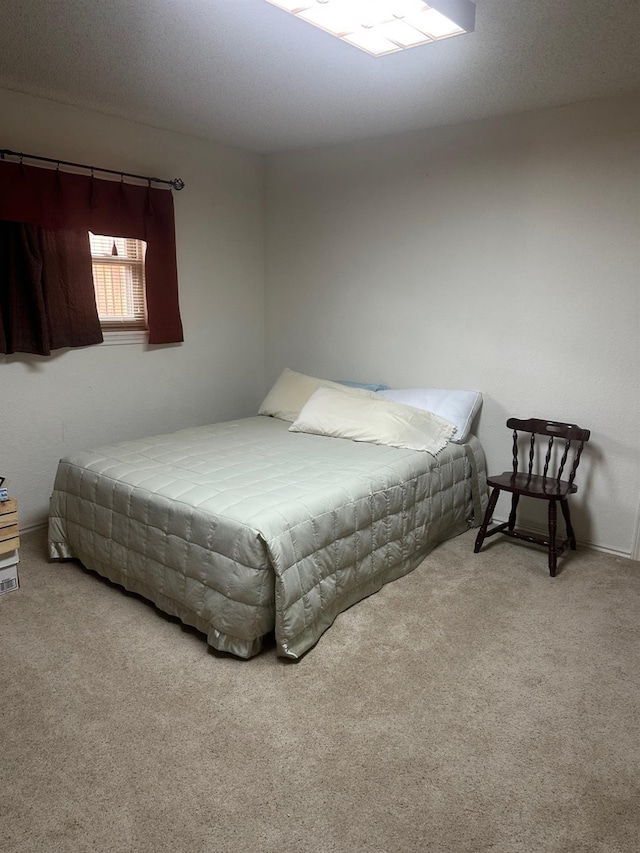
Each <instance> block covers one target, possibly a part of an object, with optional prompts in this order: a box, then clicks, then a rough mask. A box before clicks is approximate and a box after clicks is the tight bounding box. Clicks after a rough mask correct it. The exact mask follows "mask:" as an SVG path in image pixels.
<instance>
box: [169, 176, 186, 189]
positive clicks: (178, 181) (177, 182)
mask: <svg viewBox="0 0 640 853" xmlns="http://www.w3.org/2000/svg"><path fill="white" fill-rule="evenodd" d="M169 183H170V184H171V186H172V187H173V188H174V190H183V189H184V181H183V180H182V178H174V179H173V180H172V181H169Z"/></svg>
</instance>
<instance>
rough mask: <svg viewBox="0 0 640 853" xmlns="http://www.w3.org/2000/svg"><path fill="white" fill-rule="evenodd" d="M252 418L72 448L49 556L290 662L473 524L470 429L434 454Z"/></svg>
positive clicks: (481, 479) (215, 634) (478, 470)
mask: <svg viewBox="0 0 640 853" xmlns="http://www.w3.org/2000/svg"><path fill="white" fill-rule="evenodd" d="M288 427H289V424H288V423H287V422H284V421H281V420H278V419H275V418H270V417H265V416H258V417H254V418H246V419H242V420H236V421H229V422H226V423H220V424H213V425H208V426H202V427H197V428H192V429H185V430H180V431H179V432H176V433H172V434H170V435H161V436H155V437H153V438H148V439H140V440H136V441H129V442H123V443H120V444H115V445H111V446H107V447H101V448H99V449H96V450H90V451H84V452H79V453H75V454H73V455H71V456H68V457H66V458H64V459H62V460H61V461H60V463H59V466H58V471H57V474H56V479H55V485H54V490H53V494H52V498H51V504H50V515H49V541H48V547H49V556H50V558H51V559H78V560H80V561H81V562H82V563H83V565H84V566H86V567H87V568H89V569H92V570H94V571H95V572H98V573H99V574H100V575H103V576H105V577H107V578H109V579H110V580H111V581H114V582H115V583H117V584H120V585H122V586H123V587H125V589H127V590H129V591H131V592H136V593H139V594H140V595H142V596H144V597H145V598H147V599H149V600H150V601H152V602H153V603H154V604H156V605H157V607H159V608H160V609H161V610H163V611H164V612H166V613H169V614H171V615H173V616H177V617H178V618H179V619H181V620H182V621H183V622H184V623H185V624H188V625H191V626H193V627H195V628H197V629H198V630H200V631H202V632H203V633H205V634H206V636H207V641H208V643H209V644H210V645H211V646H213V647H214V648H215V649H218V650H219V651H223V652H230V653H231V654H234V655H237V656H238V657H242V658H249V657H252V656H253V655H255V654H257V653H258V652H259V651H260V650H261V648H262V645H263V641H264V638H265V637H266V636H267V635H269V634H270V633H271V632H274V634H275V642H276V648H277V653H278V654H279V655H281V656H284V657H289V658H299V657H300V656H301V655H302V654H304V653H305V652H306V651H307V650H308V649H310V648H311V647H312V646H313V645H314V644H315V643H316V642H317V641H318V639H319V638H320V636H321V635H322V633H323V632H324V631H325V630H326V629H327V628H328V627H329V626H330V625H331V623H332V622H333V621H334V620H335V618H336V616H337V615H338V614H339V613H340V612H341V611H343V610H344V609H346V608H347V607H350V606H351V605H353V604H354V603H355V602H357V601H359V600H360V599H362V598H364V597H365V596H368V595H370V594H372V593H374V592H376V591H377V590H379V589H380V588H381V587H382V586H383V584H385V583H387V582H389V581H391V580H394V579H396V578H398V577H400V576H401V575H404V574H406V573H407V572H409V571H411V570H412V569H414V568H415V567H416V566H417V565H418V564H419V563H420V562H421V561H422V560H423V559H424V557H425V556H426V555H427V554H428V553H429V551H430V550H431V549H432V548H433V547H434V546H435V545H436V544H437V543H438V542H440V541H442V540H444V539H447V538H449V537H451V536H454V535H456V534H459V533H461V532H463V531H465V530H467V529H468V528H469V526H472V525H478V524H479V523H480V521H481V519H482V515H483V511H484V506H485V505H486V469H485V462H484V453H483V451H482V447H481V446H480V443H479V442H478V440H477V438H475V437H474V436H471V437H470V440H469V441H468V442H467V443H466V444H463V445H458V444H453V443H450V444H449V445H447V447H446V448H445V449H444V450H443V451H441V452H440V453H438V455H437V456H432V455H431V454H428V453H424V452H416V451H411V450H399V449H396V448H391V447H386V446H379V445H375V444H368V443H364V442H353V441H348V440H344V439H337V438H326V437H323V436H316V435H307V434H303V433H291V432H289V431H288Z"/></svg>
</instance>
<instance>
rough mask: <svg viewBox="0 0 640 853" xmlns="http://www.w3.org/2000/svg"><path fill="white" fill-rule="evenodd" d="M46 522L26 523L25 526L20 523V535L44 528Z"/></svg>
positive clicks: (45, 527)
mask: <svg viewBox="0 0 640 853" xmlns="http://www.w3.org/2000/svg"><path fill="white" fill-rule="evenodd" d="M47 524H48V522H46V521H39V522H38V523H37V524H28V525H26V526H25V527H23V526H22V524H21V525H20V536H24V535H25V534H27V533H36V531H38V530H46V529H47Z"/></svg>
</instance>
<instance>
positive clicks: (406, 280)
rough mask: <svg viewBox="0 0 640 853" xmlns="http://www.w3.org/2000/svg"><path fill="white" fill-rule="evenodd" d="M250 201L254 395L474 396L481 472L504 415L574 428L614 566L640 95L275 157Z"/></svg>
mask: <svg viewBox="0 0 640 853" xmlns="http://www.w3.org/2000/svg"><path fill="white" fill-rule="evenodd" d="M266 191H267V195H266V203H267V217H266V222H267V231H266V235H267V255H266V259H267V260H266V275H267V297H266V298H267V306H266V308H267V312H266V330H267V381H268V384H270V383H271V382H272V381H273V380H274V379H275V378H276V376H277V375H278V373H279V371H280V370H281V369H282V368H283V367H284V366H289V367H291V368H293V369H296V370H299V371H302V372H305V373H310V374H314V375H320V376H325V377H333V378H338V377H342V378H351V379H360V380H370V381H383V382H387V383H388V384H390V385H392V386H395V387H419V386H421V387H424V386H430V387H444V388H476V389H479V390H481V391H482V392H483V395H484V406H483V411H482V416H481V419H480V424H479V429H478V434H479V436H480V438H481V440H482V442H483V444H484V446H485V450H486V453H487V457H488V462H489V468H490V470H491V471H492V472H496V473H497V472H498V471H501V470H503V469H504V468H508V467H509V463H510V436H509V433H508V431H507V430H506V428H505V420H506V418H507V417H508V416H510V415H517V416H522V417H528V416H539V417H547V418H553V419H558V420H568V421H574V422H577V423H579V424H580V425H582V426H585V427H588V428H590V429H591V430H592V440H591V443H590V445H589V447H588V454H586V456H585V457H583V458H584V459H585V461H584V462H583V463H582V466H581V470H580V471H579V480H578V482H579V485H580V492H579V494H578V495H577V496H576V498H575V500H574V502H573V504H572V506H573V507H574V517H575V522H576V525H575V526H576V531H577V534H578V538H580V539H582V540H584V541H587V542H590V543H592V544H595V545H598V546H600V547H604V548H609V549H612V550H614V551H619V552H621V553H624V554H629V552H630V551H631V547H632V541H633V537H634V530H635V524H636V514H637V508H638V495H639V493H640V462H639V448H640V439H639V437H638V424H639V423H640V417H639V415H640V395H639V393H638V387H639V379H640V349H639V340H640V97H637V96H636V97H626V98H617V99H608V100H606V101H600V102H593V103H589V104H582V105H576V106H571V107H565V108H559V109H553V110H546V111H540V112H533V113H527V114H523V115H520V116H516V117H510V118H504V119H499V120H491V121H484V122H477V123H470V124H464V125H457V126H452V127H446V128H440V129H437V130H434V131H429V132H421V133H414V134H410V135H402V136H398V137H394V138H388V139H384V140H378V141H370V142H367V143H358V144H350V145H344V146H336V147H331V148H324V149H320V150H313V151H306V152H297V153H288V154H280V155H273V156H270V157H269V158H267V178H266ZM505 512H506V509H505V506H504V505H503V504H502V503H501V504H500V505H499V513H498V514H501V515H502V516H503V517H504V514H505ZM530 520H533V521H536V520H540V518H539V516H535V515H534V516H532V517H531V519H530Z"/></svg>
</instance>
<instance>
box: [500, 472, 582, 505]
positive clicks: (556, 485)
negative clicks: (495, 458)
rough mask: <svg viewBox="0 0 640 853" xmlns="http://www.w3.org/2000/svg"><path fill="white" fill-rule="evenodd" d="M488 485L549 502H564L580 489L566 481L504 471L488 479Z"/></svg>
mask: <svg viewBox="0 0 640 853" xmlns="http://www.w3.org/2000/svg"><path fill="white" fill-rule="evenodd" d="M487 482H488V484H489V485H490V486H491V487H492V488H494V489H496V488H497V489H504V490H505V491H507V492H517V493H518V494H520V495H526V496H527V497H531V498H546V499H547V500H562V499H563V498H566V496H567V495H572V494H574V493H575V492H577V491H578V487H577V486H576V485H575V484H573V483H569V482H567V481H566V480H554V479H552V478H550V477H541V476H539V475H537V474H531V475H529V474H514V473H513V472H512V471H504V472H503V473H502V474H498V475H497V476H496V477H488V478H487Z"/></svg>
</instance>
